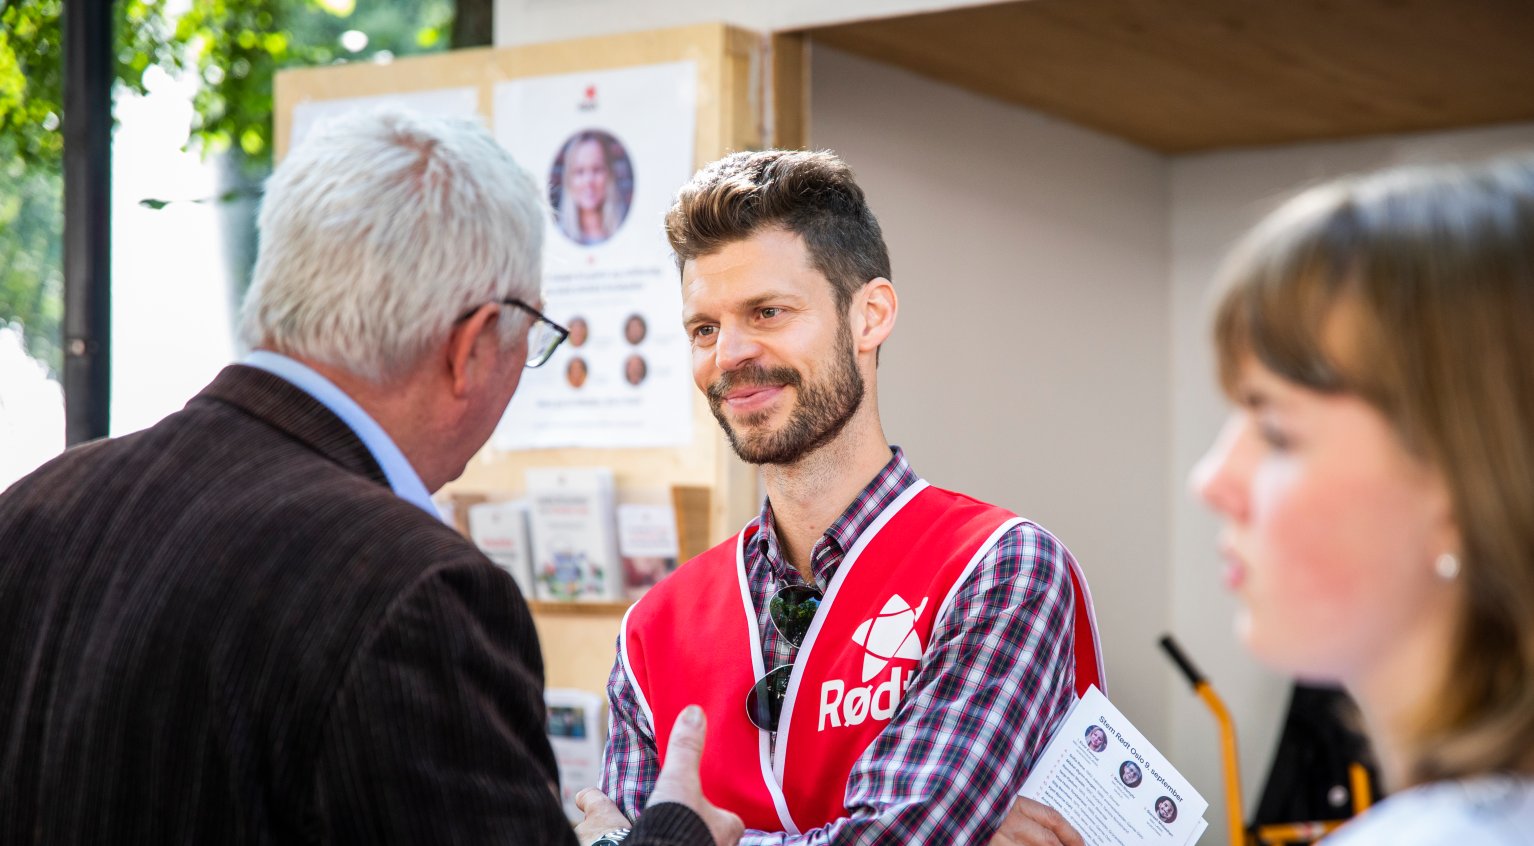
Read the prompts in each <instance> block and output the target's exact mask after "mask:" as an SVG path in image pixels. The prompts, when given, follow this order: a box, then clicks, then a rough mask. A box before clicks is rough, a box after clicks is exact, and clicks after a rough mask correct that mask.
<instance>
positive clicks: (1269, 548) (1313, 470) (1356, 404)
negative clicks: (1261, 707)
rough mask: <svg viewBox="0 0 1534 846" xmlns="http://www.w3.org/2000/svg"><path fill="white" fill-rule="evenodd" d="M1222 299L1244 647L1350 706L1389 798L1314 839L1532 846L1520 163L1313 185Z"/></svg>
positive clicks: (1212, 472)
mask: <svg viewBox="0 0 1534 846" xmlns="http://www.w3.org/2000/svg"><path fill="white" fill-rule="evenodd" d="M1222 285H1223V287H1224V292H1223V297H1222V299H1221V301H1220V304H1219V307H1218V310H1217V314H1216V318H1215V339H1216V346H1217V349H1218V354H1219V360H1220V379H1221V382H1222V384H1223V386H1224V388H1225V391H1226V393H1227V394H1228V395H1229V397H1230V398H1231V400H1232V401H1233V402H1234V404H1235V409H1234V411H1233V412H1232V414H1231V416H1230V419H1229V421H1228V423H1227V424H1226V426H1225V429H1224V431H1223V432H1222V433H1221V435H1220V437H1219V439H1218V440H1217V442H1216V443H1215V445H1214V446H1213V447H1212V448H1211V449H1210V451H1209V454H1208V455H1206V456H1205V457H1204V459H1203V461H1201V462H1200V465H1199V467H1198V468H1196V469H1195V471H1194V477H1193V481H1194V486H1195V488H1196V489H1197V491H1198V494H1199V496H1200V497H1201V498H1202V499H1203V500H1204V501H1205V502H1206V503H1207V504H1208V505H1209V506H1210V507H1211V508H1213V509H1214V510H1216V511H1217V512H1219V513H1220V514H1221V516H1223V517H1224V519H1225V530H1224V532H1223V534H1222V536H1221V552H1222V554H1223V556H1224V558H1225V561H1226V573H1225V578H1226V583H1227V585H1228V586H1229V587H1230V589H1231V590H1232V591H1234V592H1235V593H1236V595H1237V596H1238V597H1239V599H1240V601H1241V606H1242V608H1241V612H1240V615H1239V617H1238V621H1237V629H1238V632H1239V634H1240V636H1241V637H1242V639H1243V640H1244V641H1245V643H1246V645H1247V646H1248V648H1249V649H1251V651H1252V652H1253V653H1254V654H1255V655H1257V657H1258V658H1260V659H1261V660H1263V661H1264V662H1266V663H1268V664H1270V665H1272V666H1274V667H1276V668H1278V669H1280V670H1282V671H1285V672H1287V673H1290V674H1292V675H1295V676H1298V677H1300V678H1304V679H1309V680H1321V681H1332V682H1338V683H1340V684H1342V685H1343V686H1344V687H1345V688H1346V689H1347V690H1348V691H1349V693H1351V694H1352V695H1353V697H1354V698H1355V699H1356V700H1357V702H1358V704H1359V707H1360V708H1361V710H1362V712H1363V714H1364V718H1365V721H1366V724H1367V727H1368V730H1369V733H1370V735H1371V737H1372V739H1373V741H1374V744H1375V748H1376V750H1377V752H1378V754H1379V758H1380V765H1381V769H1382V773H1383V775H1384V778H1385V780H1386V786H1387V788H1388V789H1390V790H1391V791H1392V792H1393V793H1394V795H1393V796H1392V797H1391V798H1389V799H1387V800H1386V801H1385V802H1384V803H1383V804H1382V805H1380V806H1378V807H1377V808H1376V809H1374V810H1372V811H1370V812H1369V813H1368V814H1367V815H1366V816H1364V817H1363V818H1361V819H1360V820H1358V821H1355V822H1353V823H1351V824H1349V825H1348V826H1346V827H1345V828H1344V829H1342V831H1341V832H1339V833H1338V834H1337V835H1335V836H1334V837H1333V838H1332V839H1331V840H1329V841H1328V843H1334V844H1339V846H1340V845H1341V844H1348V846H1353V844H1376V843H1380V844H1383V843H1390V844H1438V843H1454V844H1468V843H1475V844H1488V846H1490V845H1491V844H1515V843H1517V844H1526V843H1529V842H1534V159H1527V158H1526V159H1520V160H1508V161H1503V162H1497V163H1492V164H1488V165H1481V166H1476V167H1436V168H1416V169H1404V170H1397V171H1391V172H1385V173H1380V174H1376V175H1373V176H1368V177H1363V178H1360V179H1356V180H1350V181H1343V182H1337V183H1333V184H1330V185H1326V186H1323V187H1320V188H1316V189H1313V190H1311V191H1308V192H1306V193H1304V194H1302V195H1300V196H1299V197H1297V198H1295V199H1294V200H1292V201H1290V202H1289V203H1287V204H1286V205H1285V206H1284V207H1283V208H1281V209H1280V210H1279V211H1278V212H1276V213H1275V214H1274V215H1272V216H1271V217H1270V218H1269V219H1268V220H1267V221H1265V222H1264V223H1263V224H1262V225H1261V226H1259V227H1258V228H1257V229H1256V230H1255V231H1253V232H1252V233H1251V234H1250V235H1249V236H1248V237H1247V239H1246V240H1245V241H1244V242H1243V243H1242V244H1241V245H1240V246H1239V247H1238V248H1237V250H1236V251H1235V252H1234V253H1233V254H1232V256H1231V258H1230V260H1229V261H1228V262H1227V265H1226V269H1225V271H1224V273H1223V279H1222Z"/></svg>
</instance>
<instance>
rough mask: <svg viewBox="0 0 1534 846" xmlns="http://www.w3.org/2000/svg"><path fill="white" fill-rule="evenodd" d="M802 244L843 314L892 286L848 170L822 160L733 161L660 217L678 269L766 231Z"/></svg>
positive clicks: (795, 155) (792, 154)
mask: <svg viewBox="0 0 1534 846" xmlns="http://www.w3.org/2000/svg"><path fill="white" fill-rule="evenodd" d="M774 228H777V229H783V230H787V231H789V232H793V233H794V234H796V235H798V236H799V237H801V238H803V239H804V244H805V247H806V249H807V250H808V251H809V254H810V260H811V261H812V262H814V264H815V269H817V270H819V271H820V272H821V273H822V274H824V275H825V277H826V278H827V279H828V280H830V282H831V288H832V290H833V291H834V292H835V295H836V304H837V306H838V307H839V308H841V309H844V310H845V309H846V308H847V306H848V304H850V303H851V302H852V295H853V294H855V293H857V292H858V290H860V289H861V288H862V287H863V286H864V285H865V284H867V283H868V281H869V280H870V279H876V278H878V277H881V276H882V277H884V278H885V279H888V278H890V258H889V249H888V248H886V247H885V245H884V235H883V233H882V232H880V231H879V221H878V220H876V219H874V215H873V212H872V211H870V210H869V208H868V201H867V200H866V199H864V197H863V189H862V188H859V187H858V184H857V183H856V182H855V181H853V178H852V169H851V168H849V167H847V164H846V162H843V161H842V160H841V159H839V158H837V157H836V156H835V155H833V154H831V153H827V152H806V151H802V150H762V151H759V152H744V153H734V154H732V155H729V156H725V157H724V158H722V159H720V160H719V161H716V162H714V163H713V164H711V165H708V166H707V167H705V168H703V169H702V170H700V171H698V173H697V174H696V175H695V176H693V178H692V181H691V182H688V183H687V184H686V185H684V186H682V190H681V191H679V192H678V193H677V198H676V202H675V203H674V204H672V206H671V210H670V211H669V212H667V213H666V237H667V238H669V239H670V240H671V249H673V250H675V251H676V264H677V269H678V270H680V269H681V268H682V266H683V265H684V264H686V263H687V262H688V261H690V260H692V259H695V258H697V257H698V256H704V255H708V254H709V253H712V252H715V251H717V250H719V249H721V248H723V247H725V246H726V245H728V244H732V243H734V242H736V241H740V240H743V239H746V238H749V237H751V236H752V235H754V234H756V233H758V232H761V231H764V230H767V229H774Z"/></svg>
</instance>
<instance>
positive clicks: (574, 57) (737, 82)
mask: <svg viewBox="0 0 1534 846" xmlns="http://www.w3.org/2000/svg"><path fill="white" fill-rule="evenodd" d="M798 47H799V44H798V42H795V41H788V42H786V43H782V44H779V43H778V40H777V39H773V38H764V37H762V36H759V35H757V34H753V33H748V32H745V31H743V30H739V29H735V28H731V27H727V26H723V25H718V24H709V25H697V26H689V27H682V28H677V29H670V30H665V31H656V32H646V33H637V34H629V35H618V36H607V37H596V38H589V39H579V40H574V41H566V42H561V43H557V44H540V45H532V46H526V47H514V48H504V49H494V48H486V49H473V50H460V51H454V52H451V53H444V54H440V55H434V56H425V57H416V58H410V59H403V60H398V61H395V62H392V63H389V64H378V65H375V64H365V65H364V64H357V65H342V66H335V67H326V68H306V69H301V70H295V71H289V72H285V73H282V74H280V75H279V76H278V79H277V85H276V102H277V110H276V114H277V119H276V120H277V126H276V130H277V131H276V137H277V139H278V145H277V154H278V156H279V158H280V157H281V156H282V155H283V154H285V153H286V151H287V148H288V145H289V141H290V138H291V135H292V130H293V127H294V109H295V107H296V106H298V105H300V104H302V103H306V102H314V101H324V100H334V99H342V98H347V99H350V98H368V97H381V96H385V95H398V94H409V93H411V92H421V91H432V90H440V89H449V88H464V87H472V88H474V89H476V90H477V92H478V111H479V113H480V115H481V116H483V117H484V118H485V119H486V121H487V123H488V122H490V120H491V118H492V117H493V114H492V112H493V108H494V98H493V94H492V91H493V87H494V86H495V84H496V83H499V82H504V81H507V80H513V79H519V78H524V77H537V76H547V75H552V74H567V73H576V72H588V71H599V70H607V69H616V68H625V67H632V66H640V65H653V64H659V63H665V62H676V61H682V60H690V61H692V62H694V63H695V66H696V68H697V75H698V78H697V92H698V96H697V134H696V139H695V144H694V150H695V158H696V164H697V165H699V166H701V165H702V164H704V163H707V162H709V161H712V160H714V159H717V158H719V157H720V156H722V155H724V154H725V153H726V152H729V151H732V150H741V149H753V148H760V147H763V146H767V145H772V144H777V145H782V146H799V145H800V144H801V143H802V141H801V139H800V137H799V136H797V135H795V134H792V133H798V132H802V129H803V121H802V119H801V118H800V117H798V116H799V115H800V114H802V103H800V102H796V101H794V100H793V99H792V94H791V93H783V92H780V93H778V94H777V95H776V96H774V95H773V93H772V92H771V89H770V88H769V86H770V85H771V82H772V80H773V78H774V76H775V75H778V74H786V75H789V76H790V77H792V75H793V74H794V73H795V72H797V69H798V67H799V65H798V64H797V62H796V61H795V60H794V57H792V56H788V57H786V56H785V55H784V53H785V52H789V51H794V50H796V49H797V48H798ZM775 48H776V49H777V51H778V52H777V53H776V54H774V49H775ZM797 55H802V53H799V54H797ZM775 69H777V70H775ZM802 79H803V78H802V76H799V77H797V79H795V80H794V81H792V82H791V83H790V87H789V88H788V91H789V92H795V91H798V90H800V88H799V87H798V86H802ZM774 103H776V104H777V105H776V107H773V106H771V105H770V104H774ZM776 113H781V114H782V117H779V116H778V114H776ZM774 127H776V128H775V129H774ZM691 414H692V418H693V432H694V435H693V438H692V440H691V443H689V444H687V445H685V446H681V447H674V448H644V449H541V450H527V451H498V450H495V449H494V448H492V447H490V446H487V447H486V448H485V449H484V450H482V451H481V453H480V454H479V455H478V456H476V457H475V458H474V459H473V460H472V461H471V462H470V464H469V467H468V468H467V470H466V471H465V472H464V474H463V476H462V477H461V478H459V479H458V480H457V481H455V482H453V483H452V484H451V485H449V486H448V487H447V488H445V489H444V490H443V491H442V492H441V494H439V496H442V495H446V496H448V497H450V498H451V500H452V501H453V502H454V503H455V504H456V505H458V506H466V505H468V504H471V503H474V502H478V501H484V500H485V499H487V498H489V499H514V498H516V497H518V496H519V495H520V494H521V493H522V490H523V487H524V483H523V479H524V475H525V472H526V471H527V470H528V469H529V468H539V467H607V468H610V469H611V471H612V474H613V482H614V486H615V488H616V490H617V498H618V499H619V501H622V500H623V499H624V498H625V492H626V491H643V492H646V493H650V492H653V491H655V490H656V489H662V490H665V489H669V491H670V499H671V503H672V505H673V506H674V510H675V512H676V515H677V522H678V539H679V542H680V549H679V552H680V554H681V557H682V558H683V559H685V558H687V557H689V556H691V555H694V554H696V553H698V552H701V551H703V550H704V549H706V548H708V547H709V546H711V545H712V544H714V543H716V542H718V541H719V540H722V539H723V538H725V537H728V536H729V535H730V534H732V533H733V532H735V531H738V530H739V529H740V528H741V527H742V526H744V525H745V524H746V522H747V521H748V520H749V519H750V518H751V516H752V515H753V514H755V512H756V510H757V508H758V507H759V501H758V498H757V497H758V493H757V479H756V474H755V472H754V471H753V470H752V469H751V468H750V467H748V466H747V465H746V464H744V463H743V462H741V461H740V460H739V459H737V458H736V457H735V455H734V454H733V453H732V452H731V451H730V448H729V446H728V444H727V443H726V442H725V440H724V438H723V436H722V435H721V434H720V433H719V429H718V426H717V425H716V424H715V422H714V420H713V417H712V415H711V414H710V413H709V410H708V405H707V403H706V402H705V401H704V399H703V398H702V397H701V395H698V394H696V393H694V396H693V399H692V409H691ZM464 511H465V509H464V508H463V507H457V508H455V509H454V513H455V515H456V519H457V521H458V523H459V529H460V530H463V529H465V528H466V527H465V525H464V523H463V514H464ZM530 605H531V606H532V610H533V616H534V619H535V621H536V623H537V626H538V634H539V638H540V640H541V642H542V644H543V648H544V665H545V673H546V680H547V683H548V685H549V686H550V687H569V688H578V689H584V690H588V691H593V692H600V691H602V690H603V689H604V686H605V684H606V679H607V674H608V672H609V670H610V669H611V667H612V661H613V644H614V640H615V637H616V635H617V632H618V626H619V623H620V621H621V620H622V617H623V614H624V612H625V611H626V610H627V608H628V605H629V603H628V602H553V601H536V600H530Z"/></svg>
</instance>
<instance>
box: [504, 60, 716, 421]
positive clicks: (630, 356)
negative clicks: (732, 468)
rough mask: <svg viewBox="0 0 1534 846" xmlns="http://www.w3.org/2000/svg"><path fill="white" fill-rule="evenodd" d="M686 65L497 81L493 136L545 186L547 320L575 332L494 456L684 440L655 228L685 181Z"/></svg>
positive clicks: (692, 97)
mask: <svg viewBox="0 0 1534 846" xmlns="http://www.w3.org/2000/svg"><path fill="white" fill-rule="evenodd" d="M697 76H698V71H697V66H696V64H695V63H694V62H691V61H686V62H669V63H664V64H656V65H645V66H639V67H630V68H622V69H618V70H605V71H592V72H583V73H572V74H560V75H551V76H539V77H528V78H523V79H517V80H512V81H508V82H502V83H498V84H497V85H496V86H495V90H494V98H493V102H494V120H493V126H494V130H495V135H496V138H497V139H498V140H499V141H500V142H501V143H502V144H504V145H505V146H506V148H507V149H508V150H510V151H511V154H512V156H513V157H514V158H515V159H516V160H517V161H518V162H519V163H521V165H522V166H523V167H524V168H526V169H527V170H528V171H529V172H531V173H532V175H533V178H534V179H535V180H538V181H540V182H541V183H543V184H544V185H545V186H546V188H547V191H548V195H547V196H548V203H549V212H550V214H549V217H548V222H547V225H546V231H545V240H544V286H543V290H544V297H545V302H546V308H545V312H546V313H547V314H548V316H549V317H550V318H551V319H553V320H554V321H555V322H557V323H559V324H560V325H562V326H565V327H566V328H568V329H569V330H570V337H569V339H568V340H567V341H566V342H565V344H564V345H563V346H562V347H561V348H560V350H559V351H558V353H557V354H556V355H555V357H554V358H553V359H552V360H550V361H549V362H548V363H547V364H545V365H544V366H543V367H542V368H539V369H537V370H530V371H527V372H526V373H525V374H523V377H522V382H521V385H520V387H519V388H518V390H517V393H516V395H515V397H513V399H512V403H511V406H510V407H509V408H508V409H507V411H506V416H505V418H504V419H503V420H502V421H501V425H500V427H499V428H498V429H497V430H496V434H495V437H494V445H495V447H496V448H497V449H501V450H517V449H543V448H555V447H669V446H685V445H687V444H688V443H690V442H691V441H692V437H693V431H692V430H693V426H692V391H693V390H694V389H693V385H692V376H691V365H690V351H689V345H688V343H687V338H686V336H685V335H684V334H683V332H682V329H681V313H682V297H681V288H680V284H679V282H678V278H677V271H676V265H675V264H674V261H673V259H672V253H671V248H670V246H669V245H668V244H667V242H666V237H665V232H664V230H663V228H662V221H663V218H664V216H665V213H666V209H667V208H669V207H670V205H671V201H672V199H673V197H674V195H675V194H676V190H677V189H678V188H680V187H681V186H682V184H683V183H685V182H686V181H687V180H688V179H689V178H691V176H692V170H693V152H694V151H693V143H694V141H693V139H694V137H695V133H696V125H697Z"/></svg>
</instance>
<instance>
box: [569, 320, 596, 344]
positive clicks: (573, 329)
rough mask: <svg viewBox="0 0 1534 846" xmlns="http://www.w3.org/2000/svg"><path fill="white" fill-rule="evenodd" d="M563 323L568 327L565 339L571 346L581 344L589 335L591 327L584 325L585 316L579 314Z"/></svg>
mask: <svg viewBox="0 0 1534 846" xmlns="http://www.w3.org/2000/svg"><path fill="white" fill-rule="evenodd" d="M565 325H566V326H568V327H570V337H568V338H566V339H565V340H567V341H569V342H570V346H572V347H579V346H583V345H584V344H585V343H586V339H587V338H589V337H591V327H590V326H587V325H586V318H584V317H581V316H580V315H576V316H575V317H572V318H570V319H569V320H567V321H565Z"/></svg>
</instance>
